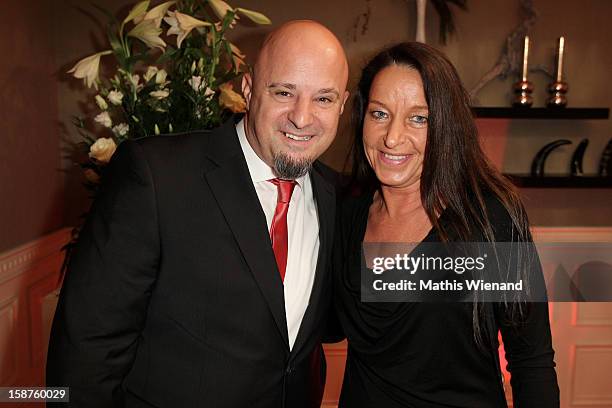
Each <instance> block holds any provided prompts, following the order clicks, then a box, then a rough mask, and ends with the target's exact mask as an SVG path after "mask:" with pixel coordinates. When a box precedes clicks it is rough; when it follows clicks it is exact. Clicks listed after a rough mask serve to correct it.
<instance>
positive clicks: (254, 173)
mask: <svg viewBox="0 0 612 408" xmlns="http://www.w3.org/2000/svg"><path fill="white" fill-rule="evenodd" d="M244 126H245V121H244V118H242V119H241V120H240V122H238V123H237V124H236V133H237V134H238V140H239V141H240V147H241V148H242V152H243V153H244V158H245V159H246V162H247V167H248V168H249V173H250V174H251V180H253V183H259V182H262V181H268V180H271V179H273V178H276V176H275V175H274V172H273V171H272V168H271V167H270V166H268V165H267V164H266V162H264V161H263V160H262V159H261V158H260V157H259V156H258V155H257V153H255V150H253V147H252V146H251V143H249V141H248V139H247V137H246V132H245V130H244ZM307 176H308V175H304V176H302V177H299V178H297V179H295V181H296V182H297V184H298V186H300V187H301V186H303V185H304V182H305V179H306V177H307Z"/></svg>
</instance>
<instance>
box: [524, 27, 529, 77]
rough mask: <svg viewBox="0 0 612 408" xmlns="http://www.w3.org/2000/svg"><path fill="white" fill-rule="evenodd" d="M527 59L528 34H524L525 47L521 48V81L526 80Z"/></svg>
mask: <svg viewBox="0 0 612 408" xmlns="http://www.w3.org/2000/svg"><path fill="white" fill-rule="evenodd" d="M528 59H529V36H528V35H526V36H525V47H524V48H523V81H527V60H528Z"/></svg>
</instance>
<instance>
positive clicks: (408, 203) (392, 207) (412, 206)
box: [378, 182, 425, 218]
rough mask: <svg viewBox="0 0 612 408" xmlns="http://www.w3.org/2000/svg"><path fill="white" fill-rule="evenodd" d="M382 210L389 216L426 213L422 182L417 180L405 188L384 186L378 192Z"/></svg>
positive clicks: (396, 216)
mask: <svg viewBox="0 0 612 408" xmlns="http://www.w3.org/2000/svg"><path fill="white" fill-rule="evenodd" d="M378 200H379V201H380V202H379V205H380V210H382V211H383V212H385V213H386V215H387V216H388V217H389V218H398V217H404V216H406V215H414V214H415V213H424V212H425V208H423V202H422V201H421V184H420V182H416V183H414V184H411V185H410V186H407V187H403V188H396V187H387V186H382V187H381V189H380V193H379V194H378Z"/></svg>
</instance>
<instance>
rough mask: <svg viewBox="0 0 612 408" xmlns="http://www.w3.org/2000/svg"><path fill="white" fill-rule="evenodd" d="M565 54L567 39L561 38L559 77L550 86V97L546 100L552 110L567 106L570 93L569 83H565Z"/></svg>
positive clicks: (558, 52)
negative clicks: (567, 94)
mask: <svg viewBox="0 0 612 408" xmlns="http://www.w3.org/2000/svg"><path fill="white" fill-rule="evenodd" d="M564 53H565V38H564V37H560V38H559V48H558V51H557V76H556V79H555V81H554V82H553V83H551V84H550V85H548V93H549V94H550V97H549V98H548V99H547V100H546V105H548V107H550V108H564V107H565V106H566V105H567V97H566V96H565V94H566V93H567V91H568V86H567V82H564V81H563V54H564Z"/></svg>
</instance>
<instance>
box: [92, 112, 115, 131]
mask: <svg viewBox="0 0 612 408" xmlns="http://www.w3.org/2000/svg"><path fill="white" fill-rule="evenodd" d="M94 121H95V122H97V123H99V124H101V125H102V126H104V127H107V128H110V127H111V126H113V121H112V119H111V117H110V115H109V114H108V111H104V112H102V113H100V114H99V115H97V116H96V117H95V118H94Z"/></svg>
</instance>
